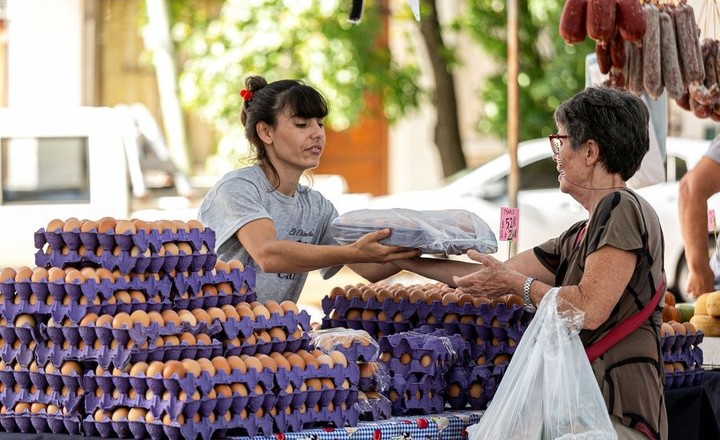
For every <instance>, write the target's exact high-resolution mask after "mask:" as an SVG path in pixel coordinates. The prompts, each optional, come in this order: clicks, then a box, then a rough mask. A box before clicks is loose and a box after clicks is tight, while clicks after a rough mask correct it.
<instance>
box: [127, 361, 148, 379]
mask: <svg viewBox="0 0 720 440" xmlns="http://www.w3.org/2000/svg"><path fill="white" fill-rule="evenodd" d="M148 367H149V365H148V364H147V362H142V361H140V362H135V363H134V364H133V365H132V367H130V371H129V373H128V374H130V376H135V377H137V376H140V375H143V376H144V375H146V374H147V370H148Z"/></svg>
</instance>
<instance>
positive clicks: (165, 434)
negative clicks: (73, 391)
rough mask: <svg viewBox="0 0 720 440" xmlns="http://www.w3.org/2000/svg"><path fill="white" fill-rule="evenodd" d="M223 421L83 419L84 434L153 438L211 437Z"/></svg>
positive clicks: (103, 436)
mask: <svg viewBox="0 0 720 440" xmlns="http://www.w3.org/2000/svg"><path fill="white" fill-rule="evenodd" d="M222 425H223V421H221V420H215V421H214V422H210V420H209V419H207V418H204V419H200V420H199V421H197V422H187V423H179V422H177V421H172V422H171V423H160V422H156V423H146V422H142V421H138V422H130V421H128V420H127V419H123V420H121V421H111V420H110V419H105V420H103V421H101V422H97V421H95V420H94V419H93V417H92V415H89V416H87V417H86V418H85V419H84V420H83V421H82V426H83V431H84V434H85V435H87V436H96V437H102V438H111V437H119V438H151V439H167V440H180V439H193V440H195V439H197V438H200V439H203V440H207V439H210V438H211V437H212V435H213V433H214V432H215V431H216V430H218V429H221V428H222Z"/></svg>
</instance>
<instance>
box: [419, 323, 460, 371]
mask: <svg viewBox="0 0 720 440" xmlns="http://www.w3.org/2000/svg"><path fill="white" fill-rule="evenodd" d="M416 331H417V332H418V333H422V334H428V335H431V336H437V337H441V338H447V339H448V341H449V342H450V346H451V347H452V351H453V352H454V358H455V363H456V364H466V363H468V362H469V360H470V355H471V351H470V345H471V344H470V343H469V342H468V341H467V340H466V339H465V338H464V337H463V336H462V335H461V334H457V333H454V334H451V333H448V332H447V331H445V330H443V329H436V328H433V327H432V326H422V327H420V328H419V329H417V330H416Z"/></svg>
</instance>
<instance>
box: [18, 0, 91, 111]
mask: <svg viewBox="0 0 720 440" xmlns="http://www.w3.org/2000/svg"><path fill="white" fill-rule="evenodd" d="M82 6H83V1H82V0H7V14H8V21H9V23H8V86H9V87H8V105H9V106H11V107H16V106H17V107H25V106H30V107H37V106H52V105H54V104H62V105H68V106H71V105H81V104H82V102H81V101H82V90H83V87H82V80H83V66H82V47H83V42H82V36H83V21H82Z"/></svg>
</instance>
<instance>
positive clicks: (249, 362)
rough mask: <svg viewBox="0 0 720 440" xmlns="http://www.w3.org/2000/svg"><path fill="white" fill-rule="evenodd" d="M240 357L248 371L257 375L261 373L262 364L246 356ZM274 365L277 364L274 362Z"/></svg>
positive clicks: (253, 357)
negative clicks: (255, 372)
mask: <svg viewBox="0 0 720 440" xmlns="http://www.w3.org/2000/svg"><path fill="white" fill-rule="evenodd" d="M240 357H241V358H242V360H243V362H245V365H246V366H247V369H248V370H255V371H257V372H258V373H259V372H261V371H262V369H263V363H262V362H261V361H260V359H258V358H257V357H255V356H248V355H243V356H240ZM276 364H277V362H276Z"/></svg>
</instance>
